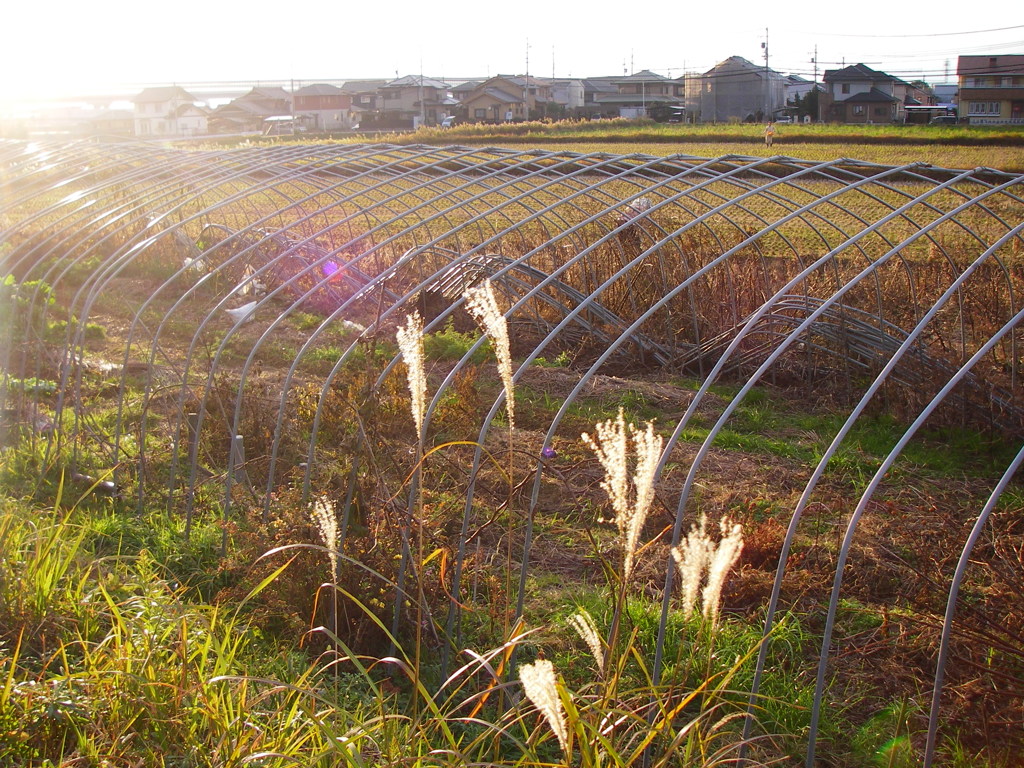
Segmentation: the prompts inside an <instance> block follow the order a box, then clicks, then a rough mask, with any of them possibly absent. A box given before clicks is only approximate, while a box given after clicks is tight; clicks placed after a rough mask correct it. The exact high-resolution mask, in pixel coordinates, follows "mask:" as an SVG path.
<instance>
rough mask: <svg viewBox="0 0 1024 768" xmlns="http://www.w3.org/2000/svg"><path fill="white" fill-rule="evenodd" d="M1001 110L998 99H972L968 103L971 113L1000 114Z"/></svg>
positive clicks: (968, 111) (968, 110) (968, 109)
mask: <svg viewBox="0 0 1024 768" xmlns="http://www.w3.org/2000/svg"><path fill="white" fill-rule="evenodd" d="M999 112H1000V108H999V102H998V101H972V102H969V103H968V105H967V114H969V115H998V114H999Z"/></svg>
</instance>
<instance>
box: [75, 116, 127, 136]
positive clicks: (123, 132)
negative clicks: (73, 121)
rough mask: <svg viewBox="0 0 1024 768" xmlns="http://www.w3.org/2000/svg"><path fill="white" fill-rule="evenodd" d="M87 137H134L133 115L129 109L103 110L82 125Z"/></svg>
mask: <svg viewBox="0 0 1024 768" xmlns="http://www.w3.org/2000/svg"><path fill="white" fill-rule="evenodd" d="M83 131H84V132H85V133H86V134H88V135H89V136H118V137H124V136H134V135H135V113H134V112H132V111H131V110H129V109H103V110H100V111H99V112H97V113H96V114H94V115H92V116H91V117H90V118H89V119H88V120H87V121H86V122H85V124H84V125H83Z"/></svg>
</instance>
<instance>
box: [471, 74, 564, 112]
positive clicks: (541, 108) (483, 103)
mask: <svg viewBox="0 0 1024 768" xmlns="http://www.w3.org/2000/svg"><path fill="white" fill-rule="evenodd" d="M550 101H551V84H550V82H549V81H548V80H547V79H546V78H541V77H533V76H531V75H527V76H522V77H520V76H518V75H516V76H513V75H498V76H497V77H492V78H490V79H489V80H485V81H484V82H482V83H480V84H479V85H477V86H476V87H475V88H474V89H473V90H472V91H470V92H469V93H468V94H467V95H466V96H465V97H464V98H463V100H462V114H463V117H464V118H465V119H466V120H467V121H469V122H472V123H508V122H520V121H522V120H531V119H535V118H538V117H541V116H542V115H543V114H544V112H545V109H546V108H547V106H548V104H549V102H550Z"/></svg>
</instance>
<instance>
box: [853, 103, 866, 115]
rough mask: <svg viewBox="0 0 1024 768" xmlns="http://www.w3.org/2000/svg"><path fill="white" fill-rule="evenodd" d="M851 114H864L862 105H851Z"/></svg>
mask: <svg viewBox="0 0 1024 768" xmlns="http://www.w3.org/2000/svg"><path fill="white" fill-rule="evenodd" d="M853 114H855V115H863V114H864V105H863V104H854V105H853Z"/></svg>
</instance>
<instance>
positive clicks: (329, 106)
mask: <svg viewBox="0 0 1024 768" xmlns="http://www.w3.org/2000/svg"><path fill="white" fill-rule="evenodd" d="M294 98H295V117H296V118H297V119H299V120H301V121H302V122H303V124H304V125H306V126H307V127H308V128H310V129H311V130H314V131H333V130H341V129H345V128H350V127H351V126H352V96H351V94H348V93H345V92H344V91H343V90H341V88H338V87H337V86H334V85H329V84H327V83H314V84H313V85H307V86H304V87H302V88H299V90H297V91H295V96H294Z"/></svg>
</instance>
